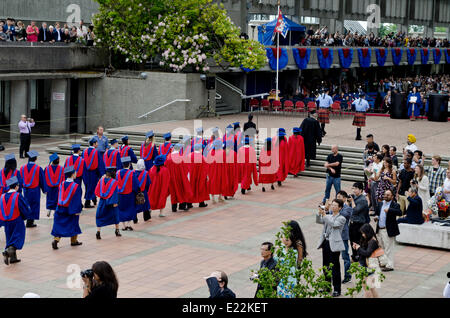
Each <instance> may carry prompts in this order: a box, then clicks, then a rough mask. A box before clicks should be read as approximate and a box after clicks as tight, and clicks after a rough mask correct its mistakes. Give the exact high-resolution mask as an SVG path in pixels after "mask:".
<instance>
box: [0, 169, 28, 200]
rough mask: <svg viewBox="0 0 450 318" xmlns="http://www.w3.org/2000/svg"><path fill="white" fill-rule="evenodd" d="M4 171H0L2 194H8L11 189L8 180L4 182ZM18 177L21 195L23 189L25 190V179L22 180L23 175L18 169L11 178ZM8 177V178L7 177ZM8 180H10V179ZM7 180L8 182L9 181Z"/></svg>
mask: <svg viewBox="0 0 450 318" xmlns="http://www.w3.org/2000/svg"><path fill="white" fill-rule="evenodd" d="M3 170H4V169H1V170H0V186H1V192H0V194H2V193H7V192H8V191H9V187H8V186H7V185H6V180H3ZM13 176H16V177H17V180H19V193H22V188H23V179H22V175H21V174H20V171H19V170H18V169H16V170H15V171H14V172H13V173H12V174H11V176H10V177H9V178H11V177H13ZM5 177H6V176H5ZM9 178H8V179H9ZM8 179H7V180H8Z"/></svg>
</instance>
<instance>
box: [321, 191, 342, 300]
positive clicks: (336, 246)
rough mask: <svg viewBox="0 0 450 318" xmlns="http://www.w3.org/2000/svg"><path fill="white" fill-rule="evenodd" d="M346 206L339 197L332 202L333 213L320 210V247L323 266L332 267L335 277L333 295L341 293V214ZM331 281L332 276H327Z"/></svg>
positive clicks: (336, 295)
mask: <svg viewBox="0 0 450 318" xmlns="http://www.w3.org/2000/svg"><path fill="white" fill-rule="evenodd" d="M343 207H344V202H342V200H339V199H335V200H333V203H331V211H332V213H333V214H331V215H326V214H325V211H324V210H320V211H319V216H320V218H319V219H318V222H319V223H321V224H324V227H323V232H322V235H321V236H320V240H319V245H318V247H317V248H318V249H320V248H321V249H322V259H323V266H327V267H330V264H333V267H332V269H331V270H332V279H333V289H334V291H333V297H338V296H340V295H341V264H340V262H339V255H340V253H341V252H342V251H345V246H344V242H343V240H342V230H343V229H344V226H345V223H346V220H345V217H343V216H342V215H340V214H339V212H340V210H341V209H342V208H343ZM326 279H327V281H330V280H331V279H330V278H328V277H327V278H326Z"/></svg>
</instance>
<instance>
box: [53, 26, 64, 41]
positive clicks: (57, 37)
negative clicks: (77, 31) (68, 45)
mask: <svg viewBox="0 0 450 318" xmlns="http://www.w3.org/2000/svg"><path fill="white" fill-rule="evenodd" d="M63 33H64V30H63V29H61V27H60V25H59V22H56V23H55V29H54V30H53V32H52V39H53V40H54V42H62V41H63Z"/></svg>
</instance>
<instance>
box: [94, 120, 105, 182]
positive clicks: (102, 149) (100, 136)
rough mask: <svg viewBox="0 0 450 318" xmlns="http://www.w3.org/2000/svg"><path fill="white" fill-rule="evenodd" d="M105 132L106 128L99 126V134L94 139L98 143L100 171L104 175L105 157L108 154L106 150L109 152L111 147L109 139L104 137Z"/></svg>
mask: <svg viewBox="0 0 450 318" xmlns="http://www.w3.org/2000/svg"><path fill="white" fill-rule="evenodd" d="M103 132H104V128H103V126H98V127H97V134H96V135H95V136H94V137H93V138H94V139H95V140H96V141H97V148H96V149H97V151H98V161H99V162H98V164H99V171H100V174H101V175H103V174H104V173H105V169H106V167H105V162H104V160H103V156H104V154H105V152H106V150H108V148H109V145H108V138H106V137H105V136H104V135H103Z"/></svg>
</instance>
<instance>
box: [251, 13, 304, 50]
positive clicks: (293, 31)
mask: <svg viewBox="0 0 450 318" xmlns="http://www.w3.org/2000/svg"><path fill="white" fill-rule="evenodd" d="M283 18H284V21H285V23H286V25H287V27H288V34H287V36H286V38H284V37H282V36H280V45H291V44H298V43H299V42H300V39H301V37H302V36H303V35H304V34H305V31H306V27H304V26H303V25H300V24H297V23H295V22H294V21H292V20H289V19H288V18H286V17H285V16H284V15H283ZM276 25H277V19H275V20H273V21H270V22H269V23H266V24H263V25H260V26H258V41H259V42H260V43H261V44H264V45H275V44H276V39H275V37H274V36H273V31H274V30H275V26H276ZM272 38H273V39H274V41H272Z"/></svg>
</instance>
